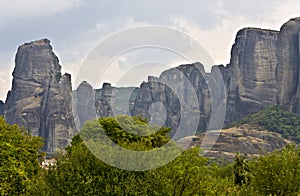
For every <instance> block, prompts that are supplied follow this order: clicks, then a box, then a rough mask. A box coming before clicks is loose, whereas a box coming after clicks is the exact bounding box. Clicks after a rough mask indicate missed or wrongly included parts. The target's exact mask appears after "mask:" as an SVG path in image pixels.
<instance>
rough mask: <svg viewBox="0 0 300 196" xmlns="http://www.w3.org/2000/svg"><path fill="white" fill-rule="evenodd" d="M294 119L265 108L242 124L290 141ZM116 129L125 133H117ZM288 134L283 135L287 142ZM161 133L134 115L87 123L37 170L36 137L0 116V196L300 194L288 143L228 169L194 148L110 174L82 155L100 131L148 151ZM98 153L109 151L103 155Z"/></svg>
mask: <svg viewBox="0 0 300 196" xmlns="http://www.w3.org/2000/svg"><path fill="white" fill-rule="evenodd" d="M276 111H277V112H276ZM270 115H271V117H272V118H270ZM294 117H295V116H289V115H288V114H287V113H285V112H284V111H282V110H281V109H280V108H276V107H275V106H273V107H269V108H267V109H266V110H264V111H262V112H261V113H258V114H256V115H254V116H250V117H248V119H247V121H248V122H249V123H252V124H257V125H259V126H264V127H271V128H272V129H274V131H277V132H282V134H283V136H286V137H292V138H293V139H294V140H295V141H297V140H298V139H299V132H298V130H299V128H298V127H299V124H298V123H299V122H298V121H297V120H298V119H297V120H295V119H293V118H294ZM290 118H291V119H290ZM266 119H269V121H267V120H266ZM272 119H273V120H272ZM271 121H272V122H271ZM274 121H275V122H277V124H276V123H275V124H274ZM245 122H246V119H243V120H242V121H241V122H239V123H245ZM295 122H296V124H295V125H293V126H292V127H288V124H289V123H295ZM122 123H125V124H126V127H127V128H128V129H130V130H131V131H132V132H130V133H128V130H126V131H125V130H124V129H123V128H122V127H123V126H122ZM288 130H290V131H291V134H290V135H291V136H290V135H289V132H288ZM135 131H137V132H142V134H139V135H142V136H137V135H136V133H135ZM169 131H170V129H169V128H157V127H150V126H149V125H148V123H147V120H146V119H142V118H139V117H128V116H120V117H116V118H111V117H110V118H102V119H99V120H93V121H89V122H86V124H85V126H84V128H83V129H82V131H81V132H80V134H78V135H75V136H74V137H73V139H72V142H71V145H70V146H68V147H67V148H66V149H65V151H61V152H57V154H56V155H55V159H56V164H54V165H49V166H47V167H41V163H42V161H43V157H45V154H44V153H43V152H41V151H40V149H41V147H42V146H43V141H42V139H41V138H39V137H36V136H31V135H30V134H29V133H27V132H25V131H24V130H23V129H22V128H20V127H18V126H17V125H8V124H7V123H6V122H5V120H4V119H3V118H1V117H0V149H1V152H0V159H1V160H0V179H1V180H0V194H1V195H297V194H298V195H299V194H300V186H299V183H300V149H299V147H297V146H296V145H294V144H290V145H288V146H286V147H285V148H283V149H279V150H276V151H274V152H273V153H270V154H268V155H261V156H258V157H253V158H251V159H250V158H246V157H245V156H243V155H240V154H237V155H236V157H235V160H234V161H233V162H232V163H229V164H225V165H224V164H219V162H218V161H216V160H213V159H209V158H206V157H203V156H201V155H200V154H201V153H200V152H201V149H199V148H191V149H188V150H186V151H184V152H183V153H182V154H181V155H180V156H178V157H177V158H176V159H174V160H173V161H171V162H170V163H168V164H166V165H164V166H162V167H159V168H156V169H152V170H147V171H128V170H122V169H118V168H116V167H113V166H110V165H108V164H106V163H104V162H103V161H101V160H100V159H98V158H97V157H96V156H95V154H94V153H92V152H91V150H90V149H91V148H90V146H91V145H90V144H95V142H96V143H97V142H101V141H102V137H103V133H104V134H105V135H107V136H109V137H110V138H111V140H112V141H113V142H115V143H116V144H118V145H120V146H122V147H123V148H126V149H131V150H136V151H147V150H153V149H156V148H160V147H161V146H163V145H164V144H166V143H168V142H170V138H169V135H168V133H169ZM174 145H175V144H174ZM87 146H89V148H87ZM98 150H100V151H104V152H105V153H107V154H109V153H111V152H109V151H107V149H98ZM172 150H175V151H176V150H178V149H176V148H172ZM163 158H164V157H161V159H163ZM133 164H139V163H133Z"/></svg>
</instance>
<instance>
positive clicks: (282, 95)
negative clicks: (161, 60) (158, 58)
mask: <svg viewBox="0 0 300 196" xmlns="http://www.w3.org/2000/svg"><path fill="white" fill-rule="evenodd" d="M299 39H300V18H295V19H291V20H290V21H288V22H287V23H286V24H284V25H283V26H282V28H281V30H280V32H278V31H273V30H264V29H257V28H245V29H242V30H240V31H239V32H238V33H237V36H236V39H235V43H234V45H233V47H232V50H231V59H230V63H229V64H228V65H227V66H226V67H225V66H223V65H220V66H214V67H213V68H212V73H204V72H199V71H198V68H196V67H195V66H194V64H192V65H182V66H179V67H178V68H177V69H178V70H179V71H181V72H183V74H184V75H185V76H186V77H187V78H188V79H189V80H190V82H191V83H192V85H193V87H194V89H195V92H196V94H197V97H198V100H199V110H200V113H201V115H200V116H201V119H202V120H200V122H201V123H200V126H199V128H198V131H203V130H206V129H207V125H208V120H209V119H210V117H211V112H212V111H214V110H215V109H218V107H215V108H211V107H212V106H213V104H212V103H211V101H212V100H214V99H215V98H214V99H212V97H211V96H210V94H212V93H216V92H215V91H217V92H218V91H219V90H222V89H218V87H217V86H215V87H213V88H207V86H206V83H207V82H208V83H209V82H211V81H214V80H215V79H217V78H218V77H215V76H214V73H216V70H219V71H220V72H221V74H222V78H223V81H224V86H225V89H226V90H225V92H226V97H225V98H224V99H223V98H222V96H221V97H220V95H218V94H217V95H215V96H213V97H218V96H219V98H217V101H215V103H217V102H220V101H224V100H225V101H226V118H225V124H226V125H227V124H230V123H232V122H235V121H237V120H239V119H241V118H243V117H245V116H246V115H249V114H252V113H255V112H258V111H259V110H261V109H262V108H264V107H266V106H268V105H272V104H280V105H282V106H283V107H284V108H285V109H286V110H288V111H291V112H294V113H296V114H298V115H300V89H299V88H300V84H299V82H300V81H299V77H300V74H299V71H300V70H299V66H300V52H299V51H300V44H299V43H300V42H299ZM162 75H169V78H172V77H176V74H173V73H172V69H171V70H168V71H165V72H164V74H162ZM201 78H202V79H201ZM203 78H205V81H204V80H203ZM179 86H180V83H179ZM180 88H183V89H185V88H186V86H184V85H183V86H180ZM164 89H166V87H165V86H161V85H154V84H153V82H151V81H149V82H147V83H144V84H142V85H141V86H140V94H139V95H138V96H137V99H136V101H135V104H134V107H133V110H132V114H134V115H138V114H141V115H143V116H145V117H149V115H148V109H149V105H150V104H151V103H154V102H157V101H158V102H159V101H162V103H163V104H164V105H165V107H167V108H168V109H169V110H170V111H168V112H171V111H175V113H176V112H177V114H176V115H175V114H173V116H172V115H171V116H168V118H167V120H166V122H167V123H166V125H167V126H171V127H176V126H174V124H175V125H176V124H179V122H176V123H174V122H175V121H179V120H180V111H179V110H180V109H179V106H180V103H177V102H178V100H177V102H176V101H175V99H174V96H173V95H170V94H169V95H168V94H166V93H164V94H163V93H161V92H164ZM188 98H189V95H188V94H186V99H188ZM168 109H167V110H168ZM181 111H182V110H181ZM158 113H159V112H158ZM172 118H173V119H172ZM174 119H176V120H174Z"/></svg>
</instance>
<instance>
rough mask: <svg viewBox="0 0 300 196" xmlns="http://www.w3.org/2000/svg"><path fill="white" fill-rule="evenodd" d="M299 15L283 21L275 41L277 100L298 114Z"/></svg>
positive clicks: (299, 112)
mask: <svg viewBox="0 0 300 196" xmlns="http://www.w3.org/2000/svg"><path fill="white" fill-rule="evenodd" d="M299 41H300V17H299V18H294V19H291V20H290V21H288V22H287V23H285V24H284V25H283V26H282V27H281V29H280V33H279V36H278V41H277V57H278V62H277V88H278V101H279V103H280V105H282V106H283V107H284V108H285V109H287V110H289V111H291V112H294V113H297V114H298V115H300V104H299V103H300V102H299V101H300V89H299V88H300V84H299V77H300V74H299V66H300V42H299Z"/></svg>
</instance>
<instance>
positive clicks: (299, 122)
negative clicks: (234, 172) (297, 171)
mask: <svg viewBox="0 0 300 196" xmlns="http://www.w3.org/2000/svg"><path fill="white" fill-rule="evenodd" d="M242 124H249V125H252V126H256V127H258V128H260V129H266V130H269V131H272V132H276V133H279V134H281V135H282V136H283V137H284V138H287V139H289V140H292V141H295V142H300V119H299V117H298V116H297V115H296V114H293V113H290V112H287V111H285V110H283V109H282V108H281V107H280V106H276V105H272V106H269V107H266V108H265V109H263V110H261V111H259V112H258V113H255V114H252V115H249V116H247V117H245V118H243V119H242V120H240V121H239V122H237V123H234V124H232V125H230V127H233V126H239V125H242Z"/></svg>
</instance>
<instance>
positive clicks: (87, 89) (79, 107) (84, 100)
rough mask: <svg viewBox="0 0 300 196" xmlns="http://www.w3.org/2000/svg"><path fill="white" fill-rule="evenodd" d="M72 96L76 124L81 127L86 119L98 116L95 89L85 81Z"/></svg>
mask: <svg viewBox="0 0 300 196" xmlns="http://www.w3.org/2000/svg"><path fill="white" fill-rule="evenodd" d="M72 97H73V112H74V115H75V122H76V126H77V128H78V129H81V128H82V127H83V125H84V123H85V122H86V121H88V120H93V119H95V118H96V105H95V90H94V89H93V87H92V86H91V85H90V84H88V83H87V82H86V81H83V82H82V83H81V84H80V85H79V86H78V88H77V89H76V91H74V92H73V96H72Z"/></svg>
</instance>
